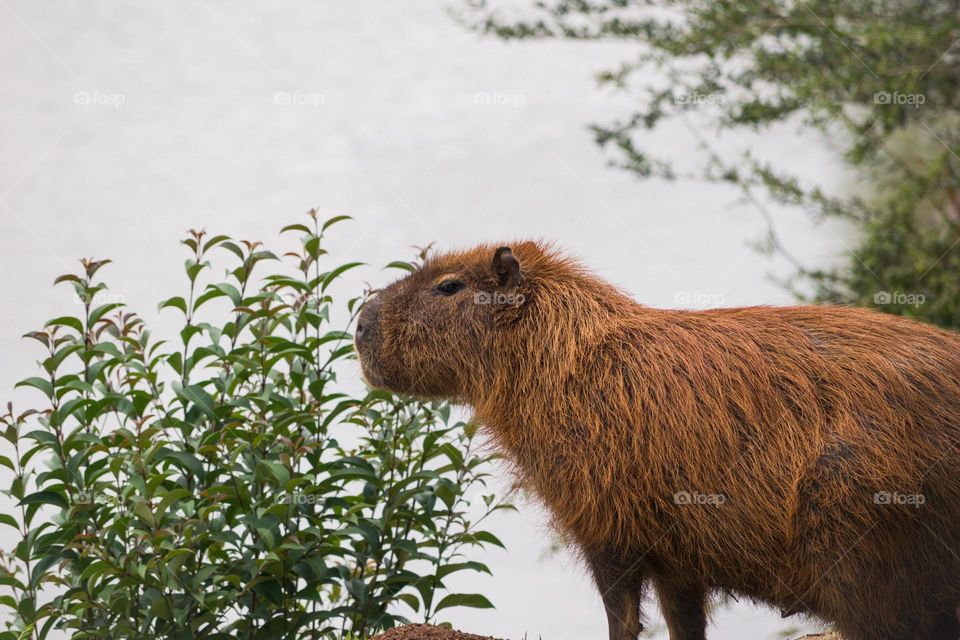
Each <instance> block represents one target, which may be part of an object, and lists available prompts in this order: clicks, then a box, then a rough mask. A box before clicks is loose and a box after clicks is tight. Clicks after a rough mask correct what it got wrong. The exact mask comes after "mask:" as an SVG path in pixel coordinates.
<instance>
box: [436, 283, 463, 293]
mask: <svg viewBox="0 0 960 640" xmlns="http://www.w3.org/2000/svg"><path fill="white" fill-rule="evenodd" d="M465 286H467V284H466V283H465V282H463V281H462V280H444V281H443V282H441V283H440V284H438V285H437V287H436V288H437V292H438V293H442V294H443V295H445V296H452V295H453V294H455V293H456V292H457V291H460V289H463V288H464V287H465Z"/></svg>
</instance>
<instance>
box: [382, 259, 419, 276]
mask: <svg viewBox="0 0 960 640" xmlns="http://www.w3.org/2000/svg"><path fill="white" fill-rule="evenodd" d="M384 269H400V270H402V271H409V272H410V273H413V272H414V271H416V270H417V265H415V264H413V263H412V262H402V261H399V260H396V261H394V262H391V263H390V264H388V265H387V266H385V267H384Z"/></svg>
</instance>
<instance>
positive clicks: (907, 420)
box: [356, 241, 960, 640]
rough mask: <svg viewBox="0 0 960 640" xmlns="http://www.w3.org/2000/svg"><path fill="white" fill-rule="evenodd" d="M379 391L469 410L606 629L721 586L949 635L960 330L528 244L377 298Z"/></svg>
mask: <svg viewBox="0 0 960 640" xmlns="http://www.w3.org/2000/svg"><path fill="white" fill-rule="evenodd" d="M356 344H357V348H358V353H359V356H360V362H361V364H362V367H363V371H364V375H365V377H366V378H367V380H368V381H369V382H370V383H371V384H372V385H375V386H380V387H385V388H388V389H391V390H394V391H397V392H401V393H405V394H412V395H415V396H421V397H430V398H448V399H451V400H453V401H455V402H458V403H463V404H466V405H468V406H469V407H471V408H472V409H473V412H474V415H475V420H476V421H477V422H478V423H479V424H480V425H482V427H483V429H484V430H485V431H486V433H487V434H488V435H489V437H490V439H491V441H492V442H493V443H494V444H495V445H496V446H497V447H499V448H500V449H502V451H503V452H504V453H505V455H506V457H507V458H508V459H509V460H510V461H511V462H512V464H513V465H514V467H515V470H516V473H517V474H518V476H519V478H520V480H521V482H522V483H524V484H525V485H526V486H527V487H528V488H529V489H530V490H532V492H533V493H534V494H535V495H536V496H537V497H538V498H539V499H540V500H542V501H543V503H544V504H545V505H546V507H547V509H548V510H549V512H550V513H551V516H552V520H553V525H554V526H555V527H556V528H557V530H558V531H559V532H560V533H561V534H562V535H563V536H564V537H565V538H566V539H567V540H568V541H569V542H570V543H572V544H573V545H574V546H575V547H576V548H577V549H578V550H579V552H580V554H581V555H582V557H583V559H584V561H585V563H586V564H587V566H588V567H589V569H590V571H591V573H592V575H593V577H594V579H595V581H596V584H597V587H598V589H599V591H600V593H601V595H602V599H603V603H604V607H605V609H606V612H607V619H608V623H609V630H610V638H611V640H634V639H635V638H636V637H637V635H638V633H639V632H640V631H641V630H642V629H643V627H642V613H641V611H640V603H641V600H642V598H643V596H644V593H645V589H646V588H647V586H648V585H651V586H652V588H653V591H654V592H655V594H656V596H657V599H658V601H659V603H660V607H661V610H662V612H663V616H664V618H665V619H666V623H667V626H668V628H669V631H670V638H671V640H703V638H704V637H705V626H706V607H705V603H706V599H707V598H708V597H709V596H710V595H711V594H732V595H734V596H737V597H746V598H748V599H751V600H753V601H757V602H762V603H766V604H768V605H772V606H774V607H777V608H779V609H781V610H782V611H783V612H784V614H785V615H786V614H792V613H801V614H806V615H810V616H815V617H818V618H820V619H822V620H824V621H826V622H828V623H832V624H833V625H834V626H835V627H836V629H837V630H838V631H839V632H840V633H841V634H842V635H843V636H844V638H846V640H957V639H958V638H960V623H958V619H957V605H958V604H960V555H958V554H960V454H958V449H957V447H958V444H960V338H958V336H957V335H955V334H953V333H950V332H948V331H943V330H940V329H937V328H934V327H931V326H928V325H926V324H923V323H921V322H917V321H914V320H909V319H905V318H901V317H895V316H892V315H887V314H882V313H877V312H874V311H869V310H865V309H857V308H843V307H836V306H794V307H749V308H736V309H711V310H706V311H680V310H668V309H657V308H651V307H647V306H643V305H641V304H639V303H637V302H635V301H634V300H633V299H631V298H630V297H629V296H627V295H626V294H624V293H623V292H622V291H620V290H618V289H617V288H615V287H614V286H612V285H610V284H608V283H606V282H605V281H603V280H602V279H600V278H598V277H596V276H594V275H591V273H590V272H588V271H587V270H586V269H584V268H583V267H582V266H580V265H579V264H578V263H577V262H576V261H574V260H572V259H570V258H568V257H566V256H565V255H563V254H562V253H560V252H558V251H556V250H554V249H553V248H551V247H550V246H547V245H544V244H542V243H538V242H530V241H524V242H518V243H516V244H514V245H513V250H511V249H510V248H507V247H499V248H497V247H496V246H493V245H490V246H479V247H477V248H474V249H471V250H468V251H462V252H454V253H449V254H445V255H440V256H437V257H434V258H432V259H429V260H427V261H426V262H425V263H424V264H423V265H422V266H421V267H420V268H419V269H418V270H417V271H416V272H413V273H411V274H409V275H408V276H406V277H405V278H403V279H402V280H400V281H398V282H395V283H393V284H391V285H390V286H388V287H386V288H384V289H383V290H381V291H380V292H379V293H377V294H376V295H375V296H374V297H373V298H371V299H370V300H369V301H368V302H367V304H366V305H365V308H364V309H363V311H362V313H361V314H360V317H359V318H358V324H357V330H356Z"/></svg>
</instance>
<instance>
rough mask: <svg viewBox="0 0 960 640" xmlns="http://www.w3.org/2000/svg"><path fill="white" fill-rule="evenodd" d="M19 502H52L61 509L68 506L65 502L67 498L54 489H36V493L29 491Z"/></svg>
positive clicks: (23, 503)
mask: <svg viewBox="0 0 960 640" xmlns="http://www.w3.org/2000/svg"><path fill="white" fill-rule="evenodd" d="M19 504H20V505H25V504H52V505H54V506H56V507H60V508H61V509H66V508H67V507H69V506H70V505H69V503H68V502H67V499H66V498H65V497H63V495H62V494H59V493H56V492H54V491H37V492H36V493H31V494H30V495H28V496H26V497H24V499H23V500H21V501H20V503H19Z"/></svg>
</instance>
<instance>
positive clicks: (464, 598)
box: [435, 593, 493, 611]
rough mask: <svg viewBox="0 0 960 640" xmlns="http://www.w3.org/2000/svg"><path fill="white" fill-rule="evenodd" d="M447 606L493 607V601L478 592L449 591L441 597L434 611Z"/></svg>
mask: <svg viewBox="0 0 960 640" xmlns="http://www.w3.org/2000/svg"><path fill="white" fill-rule="evenodd" d="M448 607H472V608H474V609H493V603H492V602H490V601H489V600H487V599H486V598H485V597H484V596H482V595H480V594H479V593H451V594H450V595H448V596H446V597H444V598H443V600H441V601H440V603H439V604H438V605H437V608H436V609H435V611H440V610H441V609H446V608H448Z"/></svg>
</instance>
